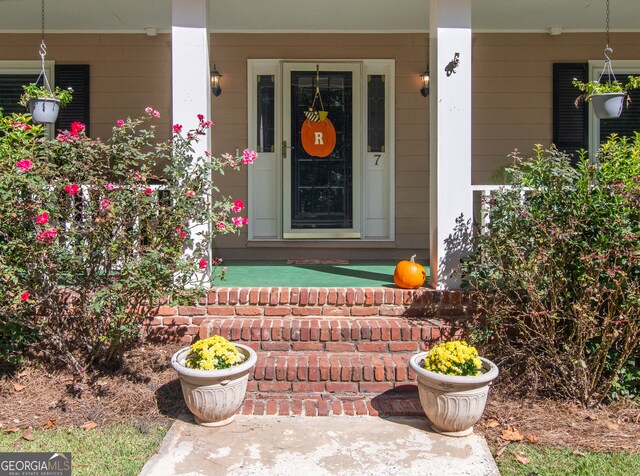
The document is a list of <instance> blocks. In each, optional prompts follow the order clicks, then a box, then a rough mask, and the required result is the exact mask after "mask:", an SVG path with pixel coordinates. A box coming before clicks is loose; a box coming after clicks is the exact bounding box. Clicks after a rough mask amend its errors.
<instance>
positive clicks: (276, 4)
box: [0, 0, 640, 32]
mask: <svg viewBox="0 0 640 476" xmlns="http://www.w3.org/2000/svg"><path fill="white" fill-rule="evenodd" d="M210 3H211V13H210V25H211V30H212V31H220V32H276V31H277V32H287V31H290V32H303V31H309V32H318V31H319V32H322V31H327V32H340V31H344V32H354V31H356V32H359V31H361V32H426V31H427V29H428V24H429V18H428V17H429V15H428V13H429V1H428V0H394V1H389V0H349V1H345V0H268V1H265V0H210ZM604 13H605V0H561V1H558V0H474V1H473V28H474V30H476V31H510V32H512V31H530V32H536V31H538V32H540V31H548V30H549V28H551V27H561V28H562V29H563V31H600V30H603V28H604ZM638 18H640V2H639V1H638V0H612V1H611V28H612V30H613V31H640V27H639V25H638ZM46 21H47V30H48V31H50V32H54V31H58V32H74V31H77V32H93V31H95V32H142V31H144V28H145V27H149V26H154V27H157V28H158V30H159V31H161V32H166V31H170V28H171V1H170V0H83V1H82V2H78V0H47V19H46ZM39 30H40V1H39V0H0V32H33V31H39Z"/></svg>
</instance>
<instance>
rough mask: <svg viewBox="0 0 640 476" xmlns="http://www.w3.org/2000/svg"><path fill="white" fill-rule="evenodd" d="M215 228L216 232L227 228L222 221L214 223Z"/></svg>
mask: <svg viewBox="0 0 640 476" xmlns="http://www.w3.org/2000/svg"><path fill="white" fill-rule="evenodd" d="M216 226H217V227H218V230H224V229H225V228H227V227H226V225H225V224H224V222H222V221H219V222H218V223H216Z"/></svg>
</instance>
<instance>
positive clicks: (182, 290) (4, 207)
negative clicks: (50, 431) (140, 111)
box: [0, 108, 257, 372]
mask: <svg viewBox="0 0 640 476" xmlns="http://www.w3.org/2000/svg"><path fill="white" fill-rule="evenodd" d="M159 116H160V114H159V113H158V112H157V111H155V110H153V109H152V108H147V109H146V114H145V115H144V116H142V117H140V118H137V119H127V120H119V121H117V123H116V125H115V126H114V128H113V136H112V137H111V138H110V139H108V140H105V141H102V140H100V139H91V138H89V137H87V136H86V135H85V134H84V125H83V124H81V123H73V124H72V127H71V130H70V131H61V132H60V133H59V134H58V135H57V136H56V138H55V139H45V138H44V136H43V129H42V127H41V126H36V125H33V124H31V123H30V118H29V116H18V115H12V116H7V117H0V223H2V226H1V227H0V338H1V339H0V360H5V361H10V362H15V361H17V360H19V359H20V355H21V351H22V349H23V347H24V345H26V344H29V343H33V342H36V341H37V342H38V348H39V350H41V351H48V355H54V356H56V357H59V358H62V359H63V360H64V361H65V362H67V363H69V364H70V365H71V366H72V367H73V368H75V370H76V371H78V372H82V371H83V370H84V369H85V368H86V367H87V366H90V365H98V364H104V363H113V362H117V361H118V359H119V357H120V356H121V355H122V353H123V351H124V350H126V349H127V348H129V347H131V345H133V344H134V343H135V342H136V341H137V339H138V337H139V336H140V331H141V328H142V324H143V322H144V321H145V319H146V318H148V317H150V316H151V315H153V312H154V308H155V307H157V306H158V305H160V304H161V303H162V302H169V303H174V302H178V301H181V300H193V299H194V298H195V297H196V296H197V295H198V293H199V292H201V291H202V289H204V288H205V287H207V286H208V284H209V283H210V282H211V281H213V280H214V279H215V278H216V277H220V276H221V270H220V269H219V267H218V266H217V265H219V264H220V261H221V260H218V259H215V260H212V258H211V257H210V256H209V251H208V250H209V249H210V243H211V240H212V239H213V237H214V236H215V235H216V234H220V233H234V232H237V231H238V230H239V228H240V227H242V226H244V225H246V223H247V219H246V218H244V217H241V216H239V215H238V214H239V213H241V212H242V210H243V208H244V203H243V202H242V201H241V200H233V199H231V198H230V197H225V196H222V195H221V194H220V193H219V191H218V190H217V189H216V188H215V187H212V173H223V172H224V169H226V168H231V169H239V168H240V167H241V166H242V165H247V164H249V163H252V162H253V161H254V160H255V159H256V157H257V155H256V153H255V152H253V151H249V150H246V151H245V152H244V153H243V155H242V156H240V157H232V156H230V155H227V154H225V155H224V156H223V157H221V158H217V157H213V156H212V155H211V154H210V153H208V152H207V153H206V157H196V156H195V153H194V144H195V143H196V142H198V141H199V140H200V138H201V137H202V136H203V135H204V134H205V133H206V130H207V129H208V128H209V127H211V126H212V122H210V121H207V120H205V118H204V117H203V116H202V115H198V125H197V127H196V128H194V129H192V130H189V131H186V132H184V133H183V132H182V126H179V127H178V125H175V126H174V127H173V137H172V140H169V141H164V142H158V141H157V140H156V139H155V137H154V129H155V126H153V125H151V124H150V122H152V121H153V120H154V119H155V118H157V117H159ZM161 166H164V169H163V172H162V173H161V174H159V175H156V174H155V173H154V171H155V170H159V169H160V167H161ZM209 223H213V224H215V226H213V227H211V228H212V229H211V230H209V227H208V226H206V225H207V224H209ZM195 229H198V230H200V229H202V230H203V231H199V232H197V233H194V232H193V230H195ZM41 353H42V352H41ZM52 353H53V354H52Z"/></svg>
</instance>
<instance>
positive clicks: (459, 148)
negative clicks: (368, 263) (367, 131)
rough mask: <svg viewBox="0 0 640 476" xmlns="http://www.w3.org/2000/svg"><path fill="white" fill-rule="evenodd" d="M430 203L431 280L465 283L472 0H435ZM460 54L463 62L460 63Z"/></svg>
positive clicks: (440, 285)
mask: <svg viewBox="0 0 640 476" xmlns="http://www.w3.org/2000/svg"><path fill="white" fill-rule="evenodd" d="M430 2H431V3H430V8H429V72H430V75H431V84H430V86H431V91H430V95H429V102H430V111H429V114H430V116H429V124H430V126H429V142H430V147H429V164H430V166H429V182H430V191H429V195H430V197H429V208H430V226H429V235H430V237H429V238H430V247H431V260H430V262H431V282H430V284H431V285H432V286H433V287H435V288H436V289H455V288H459V287H460V276H459V275H456V276H453V277H452V276H451V272H452V271H453V270H454V269H455V268H456V267H457V265H458V263H459V259H460V257H461V256H463V255H464V254H466V253H467V252H468V250H469V242H468V239H467V237H466V236H462V237H460V236H459V234H457V233H456V219H459V218H460V216H462V218H463V219H464V220H465V221H466V220H469V219H471V217H472V211H473V204H472V200H473V197H472V192H471V0H430ZM456 55H457V58H458V64H457V65H456V60H455V58H456Z"/></svg>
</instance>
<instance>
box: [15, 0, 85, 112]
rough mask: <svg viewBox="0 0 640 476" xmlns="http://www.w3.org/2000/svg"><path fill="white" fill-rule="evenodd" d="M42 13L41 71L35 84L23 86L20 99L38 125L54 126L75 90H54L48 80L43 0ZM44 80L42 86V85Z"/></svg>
mask: <svg viewBox="0 0 640 476" xmlns="http://www.w3.org/2000/svg"><path fill="white" fill-rule="evenodd" d="M41 11H42V36H41V39H40V51H39V54H40V61H41V69H40V75H39V76H38V79H36V81H35V83H31V84H27V85H24V86H22V89H23V90H24V92H23V94H22V96H21V97H20V105H22V106H24V107H26V108H27V111H29V114H31V117H32V119H33V122H35V123H36V124H53V123H55V122H56V119H58V113H59V112H60V108H61V107H65V106H66V105H67V104H69V103H70V102H71V99H72V94H73V89H71V88H68V89H61V88H59V87H56V88H55V89H53V88H52V87H51V85H50V84H49V79H48V78H47V71H46V69H45V67H44V57H45V56H46V55H47V45H46V43H45V42H44V0H41ZM40 79H42V85H40Z"/></svg>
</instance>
